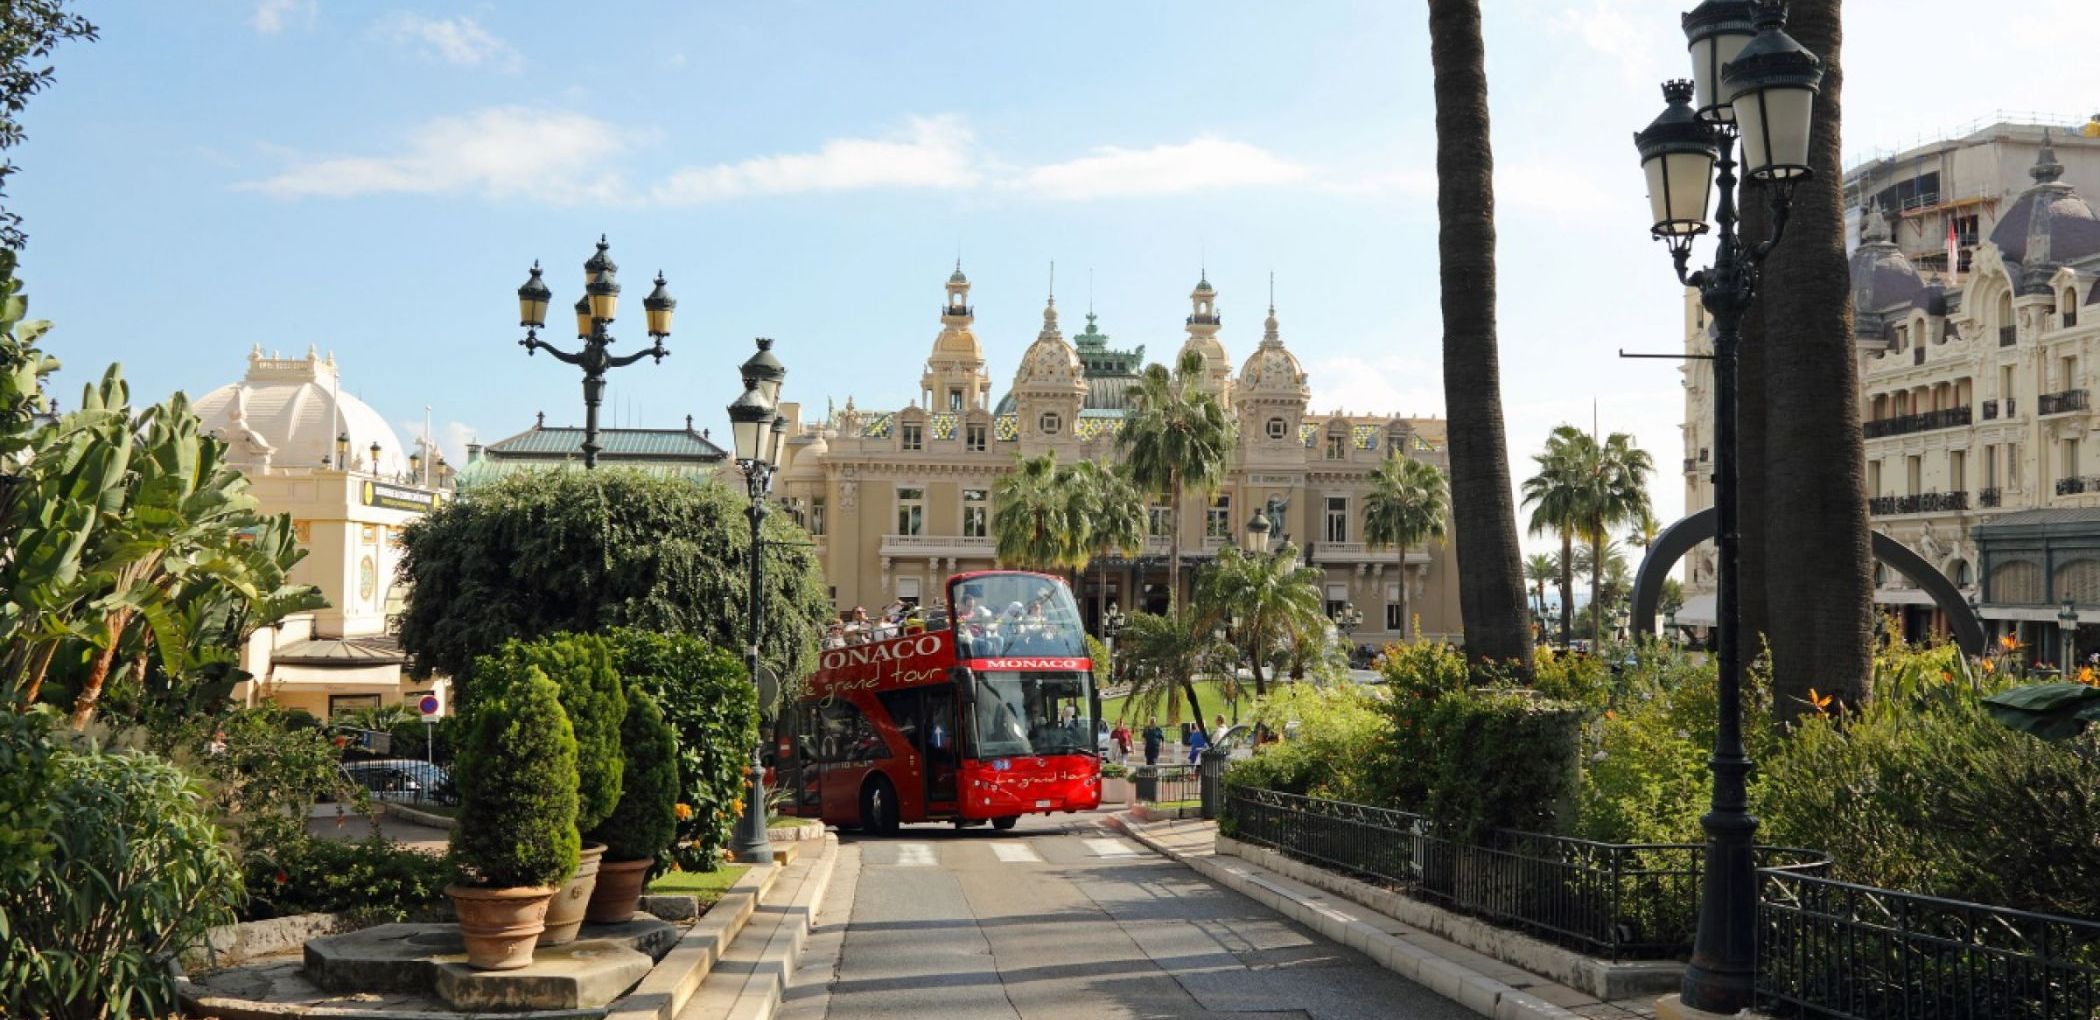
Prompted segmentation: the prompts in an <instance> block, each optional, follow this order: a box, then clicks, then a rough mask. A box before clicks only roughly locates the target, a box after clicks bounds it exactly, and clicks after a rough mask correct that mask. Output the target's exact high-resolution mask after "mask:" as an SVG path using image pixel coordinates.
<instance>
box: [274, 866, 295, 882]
mask: <svg viewBox="0 0 2100 1020" xmlns="http://www.w3.org/2000/svg"><path fill="white" fill-rule="evenodd" d="M291 880H292V876H290V875H287V874H285V873H284V869H283V868H278V869H277V884H278V885H283V884H285V883H286V882H289V881H291Z"/></svg>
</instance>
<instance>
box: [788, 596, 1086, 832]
mask: <svg viewBox="0 0 2100 1020" xmlns="http://www.w3.org/2000/svg"><path fill="white" fill-rule="evenodd" d="M944 609H945V611H935V612H933V613H928V614H924V617H923V618H924V619H925V620H926V621H927V622H926V623H925V625H924V629H922V630H919V629H914V627H913V626H912V625H907V626H906V627H904V628H903V631H904V632H903V633H901V634H898V635H897V636H895V637H888V638H883V639H879V640H871V641H866V642H864V643H860V644H848V645H846V646H844V647H835V648H826V649H825V650H824V652H823V654H822V656H821V657H820V658H819V661H818V669H817V671H816V672H815V673H813V674H811V676H810V677H809V682H808V684H807V685H806V689H805V691H804V693H803V695H802V697H801V699H800V700H799V701H798V702H796V703H795V704H794V705H793V706H792V707H791V708H790V709H789V710H788V712H787V716H786V718H785V719H783V720H782V725H781V727H780V729H779V734H780V736H779V744H778V747H777V752H778V754H777V757H776V763H777V764H776V772H777V774H778V780H779V783H780V787H781V789H782V790H783V791H784V792H783V797H784V800H785V804H784V805H783V810H784V811H785V812H786V813H790V814H795V815H800V816H802V817H817V818H822V819H823V820H824V821H826V822H830V823H834V824H838V825H843V826H858V827H859V828H861V829H863V830H865V831H871V832H889V831H893V830H894V829H896V827H897V826H898V825H899V824H900V823H903V822H923V821H952V822H955V823H957V824H958V825H969V824H973V823H978V822H985V821H989V822H991V823H992V825H993V826H995V827H997V828H1001V829H1006V828H1011V827H1012V826H1013V825H1014V823H1015V822H1017V821H1019V820H1020V816H1022V815H1024V814H1034V813H1042V814H1048V813H1051V812H1055V811H1067V812H1070V811H1084V810H1090V809H1092V808H1094V807H1096V806H1098V805H1099V804H1100V803H1101V760H1100V752H1099V750H1098V745H1097V741H1096V736H1095V728H1096V723H1095V718H1096V717H1097V716H1098V715H1099V712H1098V711H1097V709H1096V705H1095V700H1096V699H1095V692H1094V680H1093V672H1092V663H1091V661H1090V660H1089V659H1088V656H1087V647H1086V636H1085V628H1084V626H1083V625H1082V623H1081V621H1080V618H1079V612H1078V607H1077V606H1076V605H1074V603H1073V601H1072V592H1071V589H1069V588H1067V587H1066V586H1065V584H1064V582H1063V581H1060V580H1058V579H1057V578H1054V577H1050V576H1047V575H1044V574H1034V573H1026V572H1021V571H1009V570H998V571H982V572H977V573H969V574H958V575H956V576H954V577H953V578H950V579H949V581H948V600H947V604H946V606H945V607H944Z"/></svg>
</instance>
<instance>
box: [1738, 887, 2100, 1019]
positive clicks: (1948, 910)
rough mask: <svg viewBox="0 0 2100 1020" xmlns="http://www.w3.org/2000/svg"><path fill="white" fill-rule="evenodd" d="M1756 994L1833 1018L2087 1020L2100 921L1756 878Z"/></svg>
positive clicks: (2093, 1008)
mask: <svg viewBox="0 0 2100 1020" xmlns="http://www.w3.org/2000/svg"><path fill="white" fill-rule="evenodd" d="M1759 884H1760V888H1761V893H1762V896H1761V903H1760V904H1759V908H1758V922H1759V927H1760V929H1761V930H1760V932H1759V935H1758V975H1757V980H1758V992H1759V994H1760V995H1761V996H1762V997H1763V998H1764V999H1765V1000H1766V1002H1767V1003H1769V1004H1770V1005H1771V1006H1773V1007H1775V1008H1777V1009H1779V1010H1782V1011H1787V1012H1792V1013H1794V1014H1796V1015H1799V1016H1804V1017H1816V1018H1829V1020H1912V1018H1917V1020H1926V1018H1929V1020H2094V1018H2096V1017H2100V923H2096V922H2093V921H2080V920H2074V919H2072V918H2066V917H2052V916H2049V915H2046V914H2030V913H2026V912H2024V911H2018V910H2007V909H2003V908H1999V907H1988V906H1983V905H1980V904H1975V903H1962V902H1959V901H1955V900H1943V899H1938V898H1935V897H1931V896H1919V895H1915V894H1911V893H1900V892H1892V891H1890V890H1887V889H1876V888H1873V887H1871V886H1863V885H1853V884H1851V883H1848V882H1839V881H1835V880H1832V879H1829V878H1822V877H1816V876H1811V875H1801V874H1790V873H1787V872H1783V871H1770V870H1768V871H1764V872H1761V873H1760V875H1759Z"/></svg>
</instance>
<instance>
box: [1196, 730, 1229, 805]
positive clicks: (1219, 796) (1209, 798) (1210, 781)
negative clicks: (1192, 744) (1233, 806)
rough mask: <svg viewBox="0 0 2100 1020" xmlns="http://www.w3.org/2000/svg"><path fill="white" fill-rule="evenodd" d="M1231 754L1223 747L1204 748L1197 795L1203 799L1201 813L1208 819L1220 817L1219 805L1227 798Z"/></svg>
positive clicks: (1197, 782) (1198, 769)
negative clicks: (1226, 769)
mask: <svg viewBox="0 0 2100 1020" xmlns="http://www.w3.org/2000/svg"><path fill="white" fill-rule="evenodd" d="M1231 756H1232V755H1231V752H1229V751H1226V750H1224V749H1223V748H1217V747H1206V748H1204V749H1203V755H1202V759H1201V761H1200V763H1199V765H1198V768H1197V773H1196V789H1197V794H1196V795H1197V796H1198V797H1199V798H1201V800H1202V811H1201V814H1202V816H1203V818H1204V819H1205V820H1206V821H1208V820H1212V819H1215V818H1217V817H1218V807H1219V805H1220V804H1222V803H1223V802H1224V800H1225V762H1226V760H1227V759H1229V758H1230V757H1231Z"/></svg>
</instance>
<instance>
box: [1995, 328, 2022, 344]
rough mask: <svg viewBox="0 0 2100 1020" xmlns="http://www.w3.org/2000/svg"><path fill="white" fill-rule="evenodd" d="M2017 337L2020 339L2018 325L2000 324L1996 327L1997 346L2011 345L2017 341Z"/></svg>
mask: <svg viewBox="0 0 2100 1020" xmlns="http://www.w3.org/2000/svg"><path fill="white" fill-rule="evenodd" d="M2019 339H2020V329H2019V327H2017V326H2000V327H1998V346H2000V347H2011V346H2012V345H2013V344H2015V343H2017V342H2018V341H2019Z"/></svg>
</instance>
